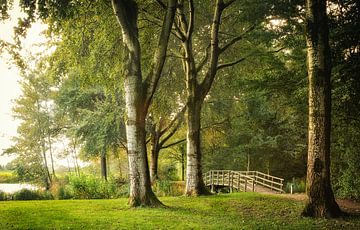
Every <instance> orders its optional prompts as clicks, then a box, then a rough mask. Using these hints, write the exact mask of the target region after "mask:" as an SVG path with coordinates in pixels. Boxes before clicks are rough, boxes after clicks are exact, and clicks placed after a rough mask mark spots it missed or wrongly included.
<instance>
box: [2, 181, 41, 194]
mask: <svg viewBox="0 0 360 230" xmlns="http://www.w3.org/2000/svg"><path fill="white" fill-rule="evenodd" d="M23 188H26V189H30V190H37V189H38V187H36V186H35V185H31V184H1V183H0V190H1V191H3V192H6V193H14V192H17V191H19V190H21V189H23Z"/></svg>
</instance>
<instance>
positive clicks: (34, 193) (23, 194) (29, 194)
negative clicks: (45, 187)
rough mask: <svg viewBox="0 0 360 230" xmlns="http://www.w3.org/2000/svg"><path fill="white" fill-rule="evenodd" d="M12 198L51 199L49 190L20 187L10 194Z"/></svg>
mask: <svg viewBox="0 0 360 230" xmlns="http://www.w3.org/2000/svg"><path fill="white" fill-rule="evenodd" d="M12 199H13V200H52V199H53V196H52V195H51V193H50V192H47V191H40V190H30V189H21V190H20V191H18V192H15V193H14V194H12Z"/></svg>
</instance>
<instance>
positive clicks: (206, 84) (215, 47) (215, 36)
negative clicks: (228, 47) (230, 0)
mask: <svg viewBox="0 0 360 230" xmlns="http://www.w3.org/2000/svg"><path fill="white" fill-rule="evenodd" d="M223 5H224V1H223V0H217V1H216V6H215V10H214V16H213V21H212V24H211V43H210V44H211V50H210V66H209V70H208V72H207V73H206V75H205V78H204V80H203V82H202V83H201V84H200V93H201V97H202V98H205V96H206V94H207V93H208V92H209V90H210V87H211V85H212V83H213V81H214V79H215V76H216V71H217V70H218V69H217V66H218V60H219V28H220V21H221V14H222V12H223Z"/></svg>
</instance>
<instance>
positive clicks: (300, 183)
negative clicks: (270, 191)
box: [284, 178, 306, 193]
mask: <svg viewBox="0 0 360 230" xmlns="http://www.w3.org/2000/svg"><path fill="white" fill-rule="evenodd" d="M291 186H292V192H293V193H304V192H305V189H306V185H305V181H304V180H303V179H295V178H293V180H292V182H287V183H286V186H285V188H284V191H285V192H286V193H290V192H291Z"/></svg>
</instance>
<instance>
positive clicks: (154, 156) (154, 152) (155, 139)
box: [150, 130, 160, 183]
mask: <svg viewBox="0 0 360 230" xmlns="http://www.w3.org/2000/svg"><path fill="white" fill-rule="evenodd" d="M151 139H152V140H151V153H150V157H151V161H150V178H151V182H152V183H154V182H155V181H156V180H157V179H158V161H159V153H160V146H159V133H158V132H157V131H156V130H154V132H153V133H152V137H151Z"/></svg>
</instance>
